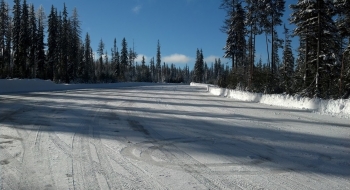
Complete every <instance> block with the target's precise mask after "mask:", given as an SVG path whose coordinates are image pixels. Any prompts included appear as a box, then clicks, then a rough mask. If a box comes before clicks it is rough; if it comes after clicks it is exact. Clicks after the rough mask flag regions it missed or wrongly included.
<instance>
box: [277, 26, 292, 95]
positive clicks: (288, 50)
mask: <svg viewBox="0 0 350 190" xmlns="http://www.w3.org/2000/svg"><path fill="white" fill-rule="evenodd" d="M284 34H285V40H284V42H285V45H284V49H283V58H282V59H283V65H282V67H281V68H280V70H281V71H280V73H281V76H282V87H284V90H285V92H287V93H288V94H291V93H292V92H293V86H294V82H293V78H294V76H293V74H294V56H293V50H292V46H291V42H292V40H291V39H290V34H289V30H288V29H287V28H286V26H285V25H284Z"/></svg>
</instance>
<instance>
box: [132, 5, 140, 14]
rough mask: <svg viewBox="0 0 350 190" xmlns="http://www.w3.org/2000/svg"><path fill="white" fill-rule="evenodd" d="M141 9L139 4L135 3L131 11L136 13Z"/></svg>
mask: <svg viewBox="0 0 350 190" xmlns="http://www.w3.org/2000/svg"><path fill="white" fill-rule="evenodd" d="M141 9H142V6H141V5H137V6H135V7H134V8H132V12H134V13H135V14H138V13H139V12H140V11H141Z"/></svg>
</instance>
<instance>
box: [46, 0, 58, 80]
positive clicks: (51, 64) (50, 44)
mask: <svg viewBox="0 0 350 190" xmlns="http://www.w3.org/2000/svg"><path fill="white" fill-rule="evenodd" d="M58 25H59V23H58V17H57V11H56V9H55V7H54V6H52V7H51V12H50V15H49V17H48V30H47V32H48V39H47V48H48V49H47V66H46V69H47V78H48V79H51V80H55V81H56V80H57V77H58V76H57V70H58V57H59V49H58V47H59V46H58V37H59V31H58Z"/></svg>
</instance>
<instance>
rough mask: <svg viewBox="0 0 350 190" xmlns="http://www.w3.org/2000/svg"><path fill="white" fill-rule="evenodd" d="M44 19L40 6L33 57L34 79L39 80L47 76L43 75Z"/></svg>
mask: <svg viewBox="0 0 350 190" xmlns="http://www.w3.org/2000/svg"><path fill="white" fill-rule="evenodd" d="M45 19H46V16H45V12H44V8H43V7H42V6H40V7H39V10H38V12H37V25H38V31H37V41H36V42H35V43H36V55H35V57H36V61H37V71H36V77H38V78H41V79H47V76H46V75H45V44H44V38H45V34H44V30H45Z"/></svg>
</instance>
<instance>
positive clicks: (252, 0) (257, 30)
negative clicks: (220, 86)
mask: <svg viewBox="0 0 350 190" xmlns="http://www.w3.org/2000/svg"><path fill="white" fill-rule="evenodd" d="M245 2H246V10H247V12H246V20H245V23H246V26H247V33H249V37H248V39H249V41H248V55H249V57H248V59H247V60H248V62H249V66H248V68H249V79H248V87H249V88H250V87H251V85H252V83H253V76H254V62H255V41H256V40H255V39H256V35H259V34H261V33H262V29H261V26H262V24H261V23H262V20H263V19H262V18H263V16H262V13H263V12H262V11H260V5H259V1H256V0H245Z"/></svg>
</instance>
